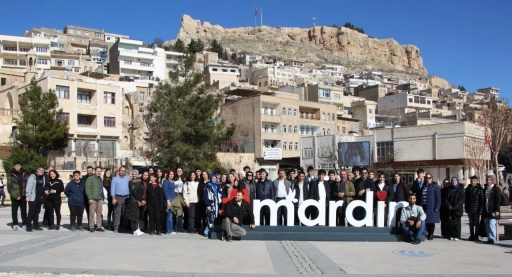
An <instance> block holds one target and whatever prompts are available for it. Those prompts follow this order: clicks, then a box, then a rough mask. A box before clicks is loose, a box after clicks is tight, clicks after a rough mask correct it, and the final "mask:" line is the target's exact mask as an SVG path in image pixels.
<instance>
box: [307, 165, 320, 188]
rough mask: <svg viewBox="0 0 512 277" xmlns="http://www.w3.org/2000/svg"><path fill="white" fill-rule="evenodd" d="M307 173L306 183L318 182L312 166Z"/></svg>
mask: <svg viewBox="0 0 512 277" xmlns="http://www.w3.org/2000/svg"><path fill="white" fill-rule="evenodd" d="M307 173H308V175H307V176H306V181H307V182H308V184H311V183H312V182H314V181H317V180H318V178H316V177H315V169H314V168H313V167H312V166H308V169H307Z"/></svg>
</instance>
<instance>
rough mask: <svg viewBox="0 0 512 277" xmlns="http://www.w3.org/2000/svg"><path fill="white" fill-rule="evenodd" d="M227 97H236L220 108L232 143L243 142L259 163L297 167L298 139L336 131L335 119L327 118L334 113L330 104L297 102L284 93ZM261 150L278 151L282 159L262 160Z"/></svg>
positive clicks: (239, 93)
mask: <svg viewBox="0 0 512 277" xmlns="http://www.w3.org/2000/svg"><path fill="white" fill-rule="evenodd" d="M227 94H229V95H230V96H237V97H236V98H233V99H232V100H230V99H229V98H228V100H227V101H226V103H225V104H224V105H222V107H221V116H222V118H223V119H224V120H225V121H226V123H228V124H230V123H234V124H235V125H236V126H237V134H236V136H235V140H237V141H238V142H240V141H243V142H245V143H246V144H247V147H245V149H247V150H248V151H249V152H252V151H253V152H254V156H255V158H256V159H258V160H261V161H262V162H260V164H261V163H263V162H267V163H274V164H275V163H280V164H285V165H289V166H297V165H298V158H299V156H300V154H299V149H300V147H299V141H300V137H301V136H305V135H324V134H331V133H335V131H336V120H335V119H334V120H333V119H332V118H331V117H327V114H329V115H334V114H335V113H336V107H335V106H333V105H330V104H322V103H314V102H305V101H300V100H299V98H298V96H297V95H295V94H291V93H285V92H272V93H262V92H258V91H253V90H242V89H236V90H233V91H230V92H228V93H227ZM265 148H280V149H281V150H282V160H279V161H264V159H263V158H264V156H263V153H264V149H265ZM246 152H247V151H246Z"/></svg>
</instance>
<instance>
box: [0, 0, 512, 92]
mask: <svg viewBox="0 0 512 277" xmlns="http://www.w3.org/2000/svg"><path fill="white" fill-rule="evenodd" d="M32 2H33V4H32ZM43 2H45V4H43ZM43 2H41V1H35V0H26V1H2V10H3V12H2V16H1V17H0V34H7V35H23V32H24V31H25V30H28V29H30V28H31V27H56V28H59V29H62V28H63V27H64V26H65V25H66V24H71V25H79V26H85V27H92V28H104V29H105V31H107V32H112V33H121V34H127V35H129V36H130V37H133V38H137V39H142V40H145V41H152V40H153V38H155V37H160V38H163V39H164V40H169V39H174V38H175V37H176V34H177V32H178V30H179V27H180V20H181V16H182V15H183V14H189V15H191V16H192V17H193V18H195V19H200V20H201V22H203V21H209V22H210V23H212V24H219V25H221V26H224V27H240V26H254V5H255V4H256V5H257V6H258V8H259V9H260V8H263V23H264V24H265V25H268V26H294V27H295V26H297V27H310V26H311V24H312V18H313V17H316V18H317V25H330V24H334V23H336V24H338V25H342V24H344V23H345V22H347V21H349V22H351V23H352V24H354V25H356V26H359V27H362V28H364V30H365V32H366V33H367V34H368V35H370V36H373V37H375V38H389V37H392V38H394V39H396V40H397V41H398V42H399V43H401V44H406V43H407V44H414V45H417V46H418V47H419V48H420V50H421V55H422V57H423V61H424V64H425V67H426V68H427V70H428V72H429V73H430V74H435V75H438V76H441V77H443V78H445V79H447V80H448V81H449V82H450V83H452V84H454V85H459V84H462V85H464V86H465V87H466V89H467V90H468V91H475V90H476V89H477V88H481V87H488V86H495V87H499V88H501V95H502V97H506V98H511V97H510V96H512V84H511V83H510V81H509V80H510V79H511V77H512V74H511V71H510V69H509V68H510V66H511V64H512V53H511V50H512V35H511V31H510V29H511V28H512V16H511V15H510V12H511V11H512V1H511V0H489V1H481V0H386V1H384V0H366V1H355V0H354V1H352V0H350V1H349V0H323V1H322V0H317V1H306V0H255V1H243V0H242V1H240V0H225V1H220V0H218V1H211V0H192V1H170V0H147V1H140V0H124V1H118V0H87V1H85V2H84V1H69V0H47V1H43ZM27 7H30V8H28V10H27ZM258 24H259V18H258ZM510 100H512V99H510Z"/></svg>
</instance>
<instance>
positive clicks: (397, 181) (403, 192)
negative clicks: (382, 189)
mask: <svg viewBox="0 0 512 277" xmlns="http://www.w3.org/2000/svg"><path fill="white" fill-rule="evenodd" d="M392 184H393V185H392V186H391V188H392V190H391V192H392V194H393V197H392V199H393V200H392V201H393V202H395V203H400V202H404V201H408V197H409V194H411V191H410V190H409V187H407V185H406V184H405V183H404V182H402V177H401V176H400V174H398V173H395V174H393V182H392ZM402 209H403V208H398V209H397V210H396V213H395V220H396V226H397V227H398V223H400V215H401V214H402Z"/></svg>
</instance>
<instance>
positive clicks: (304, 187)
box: [293, 179, 309, 205]
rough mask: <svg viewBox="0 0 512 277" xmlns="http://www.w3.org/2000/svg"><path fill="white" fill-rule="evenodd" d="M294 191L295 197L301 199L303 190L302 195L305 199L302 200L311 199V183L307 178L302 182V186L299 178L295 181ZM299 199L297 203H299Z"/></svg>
mask: <svg viewBox="0 0 512 277" xmlns="http://www.w3.org/2000/svg"><path fill="white" fill-rule="evenodd" d="M293 191H294V192H295V197H294V198H295V199H297V200H299V201H300V192H301V191H302V196H303V197H304V199H302V201H306V200H308V199H309V183H308V181H307V180H306V179H304V182H303V183H302V187H300V183H299V180H297V181H295V183H294V184H293ZM299 201H298V202H297V203H296V204H295V205H298V204H299Z"/></svg>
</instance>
